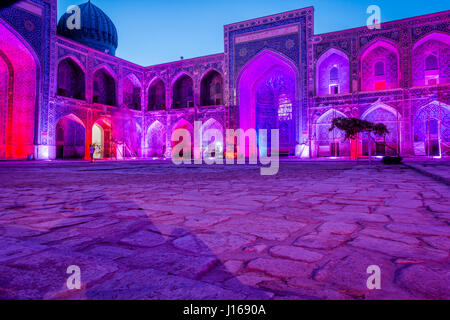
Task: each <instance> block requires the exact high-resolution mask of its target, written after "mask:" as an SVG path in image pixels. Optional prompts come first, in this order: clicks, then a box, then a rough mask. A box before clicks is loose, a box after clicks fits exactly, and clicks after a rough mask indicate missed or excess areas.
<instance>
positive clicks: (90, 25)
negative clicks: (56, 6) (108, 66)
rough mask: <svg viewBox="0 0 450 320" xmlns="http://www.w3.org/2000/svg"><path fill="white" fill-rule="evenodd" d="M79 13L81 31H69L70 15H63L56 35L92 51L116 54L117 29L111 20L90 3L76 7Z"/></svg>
mask: <svg viewBox="0 0 450 320" xmlns="http://www.w3.org/2000/svg"><path fill="white" fill-rule="evenodd" d="M78 7H79V8H80V13H81V29H80V30H77V29H73V30H70V29H69V28H68V27H67V19H69V17H71V16H72V14H68V13H65V14H64V15H63V16H62V17H61V19H59V22H58V34H60V35H61V36H63V37H66V38H69V39H71V40H74V41H76V42H79V43H81V44H84V45H86V46H88V47H91V48H93V49H96V50H99V51H102V52H106V53H109V54H111V55H115V54H116V49H117V46H118V36H117V29H116V26H115V25H114V23H113V22H112V21H111V19H110V18H109V17H108V16H107V15H106V13H104V12H103V11H102V10H101V9H100V8H99V7H97V6H95V5H93V4H92V3H91V2H90V1H89V2H86V3H83V4H80V5H79V6H78Z"/></svg>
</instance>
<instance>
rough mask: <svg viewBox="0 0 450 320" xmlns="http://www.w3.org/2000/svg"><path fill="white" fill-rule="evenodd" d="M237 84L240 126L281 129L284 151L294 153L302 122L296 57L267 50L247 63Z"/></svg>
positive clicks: (282, 150)
mask: <svg viewBox="0 0 450 320" xmlns="http://www.w3.org/2000/svg"><path fill="white" fill-rule="evenodd" d="M237 84H238V86H237V88H238V104H239V117H238V119H239V128H241V129H243V130H248V129H256V130H258V129H268V130H270V129H279V130H280V153H281V154H282V155H283V154H284V155H287V154H294V152H295V144H296V141H297V139H296V136H297V135H298V129H297V128H298V123H300V122H299V117H298V111H297V110H298V109H297V105H298V90H297V88H298V85H297V84H298V72H297V68H296V67H295V65H294V64H293V63H292V61H291V60H290V59H288V58H286V57H284V56H282V55H281V54H278V53H276V52H273V51H270V50H264V51H262V52H260V53H259V54H258V55H256V56H255V57H254V58H253V59H252V60H250V62H249V63H247V65H245V67H244V68H243V69H242V71H241V72H240V74H239V76H238V82H237ZM267 137H268V139H267V140H268V141H267V147H268V150H267V152H268V154H270V153H271V150H270V143H271V141H270V133H269V132H268V135H267ZM260 151H263V150H260ZM264 151H265V150H264Z"/></svg>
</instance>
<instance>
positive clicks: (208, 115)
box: [0, 0, 450, 159]
mask: <svg viewBox="0 0 450 320" xmlns="http://www.w3.org/2000/svg"><path fill="white" fill-rule="evenodd" d="M104 9H107V8H104ZM98 12H99V11H96V14H98ZM100 13H101V12H100ZM57 21H58V17H57V16H56V1H50V0H28V1H25V2H21V3H19V4H16V5H14V6H12V7H10V8H6V9H3V10H0V107H1V110H0V129H1V132H0V142H1V144H0V158H1V159H22V158H26V157H27V156H28V155H31V154H33V155H34V156H35V158H37V159H73V158H80V159H83V158H87V156H88V148H89V146H90V145H91V144H95V145H98V146H100V148H99V149H98V150H97V151H96V157H97V158H99V159H100V158H113V159H115V158H118V159H122V158H155V157H163V156H167V157H170V155H171V150H172V147H173V144H172V141H171V135H172V132H173V131H174V130H175V129H177V128H185V129H187V130H189V131H190V132H193V125H194V121H202V122H203V126H204V129H208V128H212V129H218V130H220V131H222V132H223V131H224V130H225V129H228V128H230V129H234V128H242V129H250V128H254V129H279V130H280V150H281V153H282V154H283V155H286V156H296V157H301V158H361V157H366V156H367V155H368V154H369V148H372V152H371V153H372V154H375V155H380V156H382V155H388V154H395V153H400V154H401V155H402V156H405V157H446V156H449V155H450V96H449V92H450V85H449V81H450V79H449V78H450V31H449V25H450V12H449V11H446V12H441V13H436V14H430V15H426V16H420V17H413V18H408V19H404V20H399V21H392V22H385V23H382V25H381V27H382V28H381V29H380V30H369V29H368V28H367V27H361V28H356V29H351V30H343V31H337V32H333V33H327V34H314V28H313V26H314V10H313V8H312V7H309V8H304V9H300V10H295V11H291V12H286V13H280V14H276V15H272V16H268V17H263V18H258V19H254V20H250V21H245V22H239V23H235V24H230V25H226V26H225V27H224V53H220V54H215V55H210V56H205V57H199V58H195V59H186V60H180V61H175V62H171V63H166V64H161V65H155V66H150V67H145V66H139V65H136V64H133V63H131V62H128V61H125V60H122V59H119V58H117V57H115V56H113V55H112V54H111V53H114V52H113V51H115V48H114V46H113V45H114V41H112V42H111V43H108V44H107V45H106V46H102V43H95V45H90V46H87V45H86V44H81V43H80V41H78V40H77V39H74V38H72V39H69V38H68V36H67V35H66V34H65V35H61V32H60V33H57ZM58 30H60V28H58ZM110 40H111V39H110ZM112 40H115V39H112ZM119 40H120V39H119ZM119 43H120V41H119ZM92 47H95V48H96V49H94V48H92ZM103 47H107V48H109V49H108V52H101V51H99V50H101V49H99V48H103ZM337 116H343V117H358V118H361V119H366V120H369V121H374V122H383V123H385V124H386V125H387V126H388V128H389V130H390V134H389V135H388V136H387V137H386V139H379V140H378V141H377V142H376V143H372V144H371V143H368V139H367V137H364V136H361V137H359V139H357V140H355V141H345V140H344V138H343V135H342V133H341V132H339V131H332V132H330V131H329V130H328V129H329V127H330V124H331V121H332V119H333V118H334V117H337ZM205 147H206V144H205ZM260 151H265V150H260Z"/></svg>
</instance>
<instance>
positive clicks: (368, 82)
mask: <svg viewBox="0 0 450 320" xmlns="http://www.w3.org/2000/svg"><path fill="white" fill-rule="evenodd" d="M398 82H399V68H398V52H397V49H396V48H395V47H394V46H393V45H392V44H390V43H388V42H386V41H376V42H375V43H373V44H371V45H370V46H369V47H368V48H367V49H365V50H364V52H363V55H362V57H361V90H362V91H374V90H385V89H395V88H398V84H399V83H398Z"/></svg>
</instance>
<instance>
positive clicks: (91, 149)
mask: <svg viewBox="0 0 450 320" xmlns="http://www.w3.org/2000/svg"><path fill="white" fill-rule="evenodd" d="M94 153H95V147H94V146H93V145H92V144H91V145H90V146H89V154H90V155H91V163H92V162H94Z"/></svg>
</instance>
